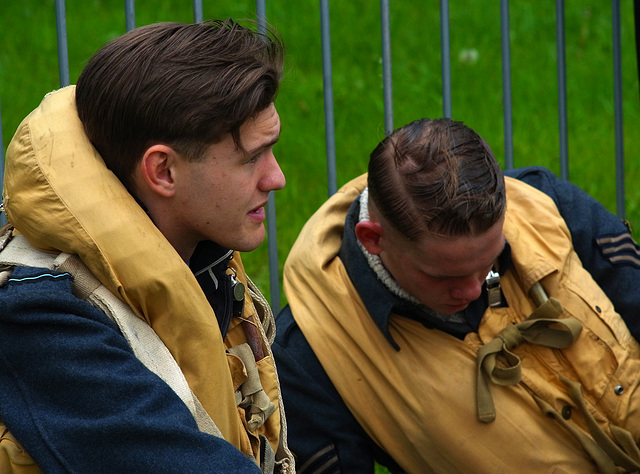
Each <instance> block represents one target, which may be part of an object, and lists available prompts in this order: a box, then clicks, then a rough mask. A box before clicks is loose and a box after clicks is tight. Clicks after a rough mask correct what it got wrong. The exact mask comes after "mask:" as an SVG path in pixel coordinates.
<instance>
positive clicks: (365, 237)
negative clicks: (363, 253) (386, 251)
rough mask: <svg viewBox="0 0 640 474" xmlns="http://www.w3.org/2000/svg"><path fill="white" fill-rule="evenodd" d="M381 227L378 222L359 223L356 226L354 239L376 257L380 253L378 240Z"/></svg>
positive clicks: (380, 248)
mask: <svg viewBox="0 0 640 474" xmlns="http://www.w3.org/2000/svg"><path fill="white" fill-rule="evenodd" d="M381 237H382V226H381V225H380V224H379V223H378V222H371V221H361V222H358V223H357V224H356V238H357V239H358V240H359V241H360V243H361V244H362V245H363V246H364V248H365V249H367V252H369V253H370V254H372V255H378V254H379V253H380V252H381V251H382V247H381V245H380V238H381Z"/></svg>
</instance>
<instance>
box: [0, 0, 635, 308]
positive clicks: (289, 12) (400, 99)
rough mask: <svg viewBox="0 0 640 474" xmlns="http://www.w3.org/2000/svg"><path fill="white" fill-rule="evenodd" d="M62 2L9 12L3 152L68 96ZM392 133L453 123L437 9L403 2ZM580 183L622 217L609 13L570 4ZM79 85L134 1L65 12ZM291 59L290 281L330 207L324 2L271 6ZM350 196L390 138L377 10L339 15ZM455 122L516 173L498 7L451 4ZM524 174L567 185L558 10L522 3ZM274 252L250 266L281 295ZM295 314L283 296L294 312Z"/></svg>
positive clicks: (69, 7) (590, 4)
mask: <svg viewBox="0 0 640 474" xmlns="http://www.w3.org/2000/svg"><path fill="white" fill-rule="evenodd" d="M54 5H55V3H54V0H4V1H3V3H2V6H0V107H1V112H2V132H3V141H4V147H5V149H6V146H7V145H8V142H9V140H10V139H11V137H12V135H13V133H14V132H15V130H16V128H17V126H18V124H19V122H20V120H21V119H22V118H23V117H24V116H26V115H27V114H28V113H29V112H30V111H31V110H32V109H33V108H35V107H36V106H37V105H38V103H39V102H40V100H41V98H42V97H43V95H44V94H46V93H47V92H49V91H51V90H53V89H56V88H57V87H58V86H59V78H58V59H57V39H56V29H55V6H54ZM390 5H391V12H390V17H391V46H392V61H393V87H394V94H393V95H394V122H395V126H396V127H398V126H401V125H403V124H405V123H407V122H409V121H411V120H414V119H417V118H420V117H438V116H441V115H442V113H443V112H442V98H441V91H442V85H441V79H440V78H441V64H440V26H439V6H438V2H435V1H432V2H415V1H409V0H391V2H390ZM203 7H204V17H205V18H226V17H232V18H234V19H242V18H254V17H255V2H254V1H253V0H219V1H213V0H211V1H210V0H204V2H203ZM565 7H566V13H565V22H566V32H565V35H566V40H567V51H566V55H567V77H568V80H569V82H568V89H567V98H568V120H569V124H568V128H569V160H570V171H569V173H570V179H571V180H572V181H573V182H575V183H576V184H578V185H579V186H581V187H582V188H583V189H585V190H586V191H587V192H589V193H590V194H591V195H592V196H594V197H595V198H597V199H598V200H600V201H601V202H603V203H604V204H605V205H606V206H607V208H609V209H610V210H611V211H612V212H616V209H615V164H614V115H613V114H614V110H613V107H614V106H613V72H612V36H611V4H610V2H603V1H601V0H581V1H578V0H566V1H565ZM622 8H623V12H622V23H623V24H622V49H623V75H624V77H623V97H624V132H625V150H624V153H625V159H626V164H625V180H626V217H627V218H628V220H629V221H630V222H631V223H632V225H634V226H635V227H637V226H638V225H640V186H637V185H636V184H635V183H636V182H637V181H638V178H639V177H640V176H639V174H640V161H639V159H638V153H637V148H636V144H637V143H638V142H639V141H640V121H639V118H640V100H639V98H638V89H639V88H638V69H637V64H636V56H635V45H634V25H633V3H632V1H631V0H623V1H622ZM66 11H67V34H68V44H69V62H70V77H71V82H72V83H74V82H75V80H76V79H77V77H78V75H79V73H80V71H81V70H82V68H83V66H84V64H85V63H86V61H87V60H88V58H89V57H90V56H91V55H92V54H93V53H94V52H95V51H96V50H97V49H98V48H99V47H100V46H101V45H103V44H104V43H106V42H107V41H108V40H110V39H112V38H113V37H115V36H117V35H120V34H122V33H124V32H125V17H124V2H123V1H122V0H67V2H66ZM267 18H268V20H269V21H270V22H271V23H272V24H273V25H275V26H276V28H277V29H278V30H279V31H280V32H281V34H282V36H283V38H284V41H285V44H286V46H287V63H286V74H285V77H284V80H283V83H282V87H281V92H280V94H279V97H278V100H277V107H278V110H279V112H280V116H281V120H282V135H281V141H280V143H279V144H278V145H277V147H276V154H277V156H278V158H279V160H280V163H281V166H282V169H283V171H284V172H285V174H286V176H287V179H288V184H287V187H286V188H285V189H284V190H283V191H280V192H278V193H277V194H276V204H277V212H278V225H277V239H278V251H279V261H280V268H281V269H282V264H283V262H284V260H285V258H286V256H287V253H288V250H289V248H290V247H291V245H292V244H293V242H294V240H295V238H296V236H297V234H298V232H299V230H300V228H301V227H302V225H303V224H304V222H305V221H306V219H307V218H308V217H309V216H310V215H311V213H312V212H313V211H314V210H315V209H316V208H317V207H318V206H319V205H320V204H322V202H323V201H324V200H325V199H326V198H327V196H328V192H327V184H326V165H325V141H324V140H325V135H324V133H325V132H324V108H323V84H322V66H321V39H320V9H319V2H316V1H299V0H281V1H276V0H274V1H268V2H267ZM331 20H332V23H331V40H332V59H333V89H334V105H335V130H336V152H337V176H338V186H340V185H342V184H344V183H345V182H346V181H348V180H350V179H351V178H353V177H355V176H357V175H359V174H361V173H362V172H364V171H365V170H366V165H367V161H368V154H369V152H370V151H371V150H372V149H373V148H374V147H375V145H376V144H377V143H378V141H379V140H381V139H382V138H383V136H384V119H383V96H382V93H383V89H382V64H381V61H382V57H381V56H382V55H381V39H380V37H381V35H380V18H379V2H377V1H373V0H350V1H341V2H338V1H334V2H332V3H331ZM157 21H182V22H192V21H193V12H192V2H191V1H188V0H163V1H150V0H138V1H137V2H136V25H137V26H140V25H144V24H148V23H153V22H157ZM450 21H451V59H452V96H453V106H452V109H453V110H452V115H453V118H454V119H456V120H462V121H464V122H465V123H467V125H469V126H471V127H472V128H473V129H475V130H476V131H477V132H478V133H480V134H481V135H482V136H483V137H484V138H485V139H486V140H487V141H488V142H489V143H490V144H491V146H492V148H493V150H494V153H495V154H496V157H498V159H499V160H500V161H501V162H504V160H503V156H504V134H503V118H502V117H503V115H502V114H503V108H502V75H501V67H502V66H501V49H500V18H499V2H497V1H490V0H482V1H473V2H472V1H469V0H467V1H455V0H453V1H451V2H450ZM510 21H511V54H512V57H511V65H512V72H511V78H512V97H513V127H514V137H513V139H514V164H515V166H525V165H532V164H538V165H543V166H547V167H549V168H550V169H551V170H553V171H554V172H556V173H557V174H559V173H560V167H559V139H558V112H557V96H558V93H557V82H556V77H557V66H556V46H555V39H556V31H555V5H554V2H538V1H534V0H528V1H524V0H521V1H518V2H511V6H510ZM267 259H268V256H267V249H266V243H265V244H264V245H263V246H262V247H261V248H260V249H258V250H257V251H256V252H253V253H251V254H248V255H246V256H245V257H244V260H245V264H246V266H247V269H248V271H249V273H250V274H251V275H252V277H253V279H254V280H255V281H256V282H257V283H258V285H259V286H261V288H262V289H263V292H264V293H265V295H269V280H268V266H267ZM284 303H285V300H284V296H283V300H282V304H284Z"/></svg>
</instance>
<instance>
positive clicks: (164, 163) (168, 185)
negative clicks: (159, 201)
mask: <svg viewBox="0 0 640 474" xmlns="http://www.w3.org/2000/svg"><path fill="white" fill-rule="evenodd" d="M175 160H176V152H175V151H174V150H173V148H171V147H168V146H166V145H160V144H156V145H153V146H151V147H149V148H147V150H146V151H145V153H144V155H143V156H142V160H141V162H140V173H141V175H142V178H143V180H144V182H145V183H146V185H147V187H148V188H149V189H150V190H151V191H153V192H155V193H156V194H159V195H160V196H164V197H172V196H173V195H174V193H175V181H174V171H175Z"/></svg>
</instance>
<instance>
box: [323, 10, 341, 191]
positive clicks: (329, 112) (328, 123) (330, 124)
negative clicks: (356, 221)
mask: <svg viewBox="0 0 640 474" xmlns="http://www.w3.org/2000/svg"><path fill="white" fill-rule="evenodd" d="M320 31H321V36H322V38H321V39H322V84H323V89H324V128H325V142H326V146H327V185H328V188H329V196H332V195H333V194H335V192H336V191H337V190H338V184H337V182H338V179H337V173H336V134H335V122H334V118H333V79H332V77H333V71H332V68H331V24H330V20H329V0H320Z"/></svg>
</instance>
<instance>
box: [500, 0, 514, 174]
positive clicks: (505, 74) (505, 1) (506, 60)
mask: <svg viewBox="0 0 640 474" xmlns="http://www.w3.org/2000/svg"><path fill="white" fill-rule="evenodd" d="M500 31H501V42H502V101H503V104H502V108H503V117H504V118H503V120H504V164H505V168H506V169H508V170H509V169H512V168H513V117H512V104H511V46H510V44H509V43H510V34H509V0H500Z"/></svg>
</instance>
